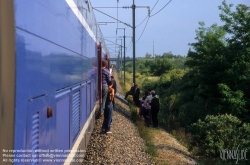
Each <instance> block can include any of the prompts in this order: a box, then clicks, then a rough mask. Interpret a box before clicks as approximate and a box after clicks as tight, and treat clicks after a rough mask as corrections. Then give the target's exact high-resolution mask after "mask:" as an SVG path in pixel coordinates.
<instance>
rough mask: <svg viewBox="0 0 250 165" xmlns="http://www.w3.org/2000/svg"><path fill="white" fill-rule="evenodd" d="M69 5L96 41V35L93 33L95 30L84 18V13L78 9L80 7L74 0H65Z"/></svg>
mask: <svg viewBox="0 0 250 165" xmlns="http://www.w3.org/2000/svg"><path fill="white" fill-rule="evenodd" d="M65 1H66V2H67V3H68V5H69V7H70V8H71V10H72V11H73V12H74V13H75V15H76V17H77V18H78V19H79V21H80V22H81V23H82V25H83V26H84V27H85V29H86V30H87V32H88V33H89V35H90V37H92V38H93V40H94V41H95V42H96V37H95V35H94V33H93V31H92V30H91V29H90V27H89V25H88V24H87V22H86V20H85V19H84V17H83V16H82V13H81V12H80V11H79V10H78V7H77V6H76V4H75V2H74V0H65Z"/></svg>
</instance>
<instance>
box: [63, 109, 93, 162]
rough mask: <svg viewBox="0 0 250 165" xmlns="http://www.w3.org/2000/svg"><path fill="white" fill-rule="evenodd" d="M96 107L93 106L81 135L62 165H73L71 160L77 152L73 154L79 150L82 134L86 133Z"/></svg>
mask: <svg viewBox="0 0 250 165" xmlns="http://www.w3.org/2000/svg"><path fill="white" fill-rule="evenodd" d="M96 106H97V105H95V107H94V109H93V110H92V112H91V114H90V115H89V118H88V120H87V121H86V123H85V125H84V127H83V129H82V131H81V133H80V134H79V136H78V138H77V139H76V141H75V144H74V146H73V147H72V149H71V152H70V153H69V155H68V157H67V159H66V160H65V162H64V164H63V165H70V164H71V163H74V162H71V161H72V160H73V158H74V157H75V155H76V154H77V152H75V151H76V150H77V149H78V148H79V145H80V143H81V141H82V138H83V136H84V133H85V132H86V130H87V128H88V127H89V124H90V122H91V120H92V119H93V116H94V114H95V110H96V108H97V107H96Z"/></svg>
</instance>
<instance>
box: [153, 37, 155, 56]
mask: <svg viewBox="0 0 250 165" xmlns="http://www.w3.org/2000/svg"><path fill="white" fill-rule="evenodd" d="M154 57H155V47H154V41H153V58H154Z"/></svg>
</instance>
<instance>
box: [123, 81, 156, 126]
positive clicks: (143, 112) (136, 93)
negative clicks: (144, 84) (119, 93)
mask: <svg viewBox="0 0 250 165" xmlns="http://www.w3.org/2000/svg"><path fill="white" fill-rule="evenodd" d="M128 95H132V96H133V102H134V103H135V105H136V106H137V107H139V116H140V117H144V119H145V124H146V126H148V127H149V126H150V125H152V126H153V127H155V128H157V127H158V117H157V115H158V113H159V111H160V103H159V99H158V98H157V97H156V93H155V91H154V90H150V89H148V90H147V91H145V94H144V96H143V97H142V98H141V99H139V97H140V89H139V87H138V85H137V84H134V83H133V84H132V86H131V88H130V90H129V91H128V92H127V93H126V95H125V98H124V99H125V100H126V99H127V97H128Z"/></svg>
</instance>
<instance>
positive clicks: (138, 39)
mask: <svg viewBox="0 0 250 165" xmlns="http://www.w3.org/2000/svg"><path fill="white" fill-rule="evenodd" d="M149 18H150V17H148V20H149ZM148 20H147V22H146V25H145V26H144V29H143V31H142V33H141V35H140V37H139V38H138V39H137V40H136V41H135V42H137V41H139V40H140V39H141V36H142V35H143V33H144V31H145V29H146V27H147V24H148Z"/></svg>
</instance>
